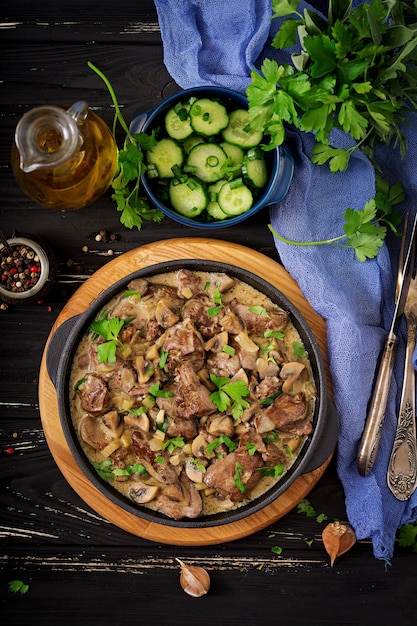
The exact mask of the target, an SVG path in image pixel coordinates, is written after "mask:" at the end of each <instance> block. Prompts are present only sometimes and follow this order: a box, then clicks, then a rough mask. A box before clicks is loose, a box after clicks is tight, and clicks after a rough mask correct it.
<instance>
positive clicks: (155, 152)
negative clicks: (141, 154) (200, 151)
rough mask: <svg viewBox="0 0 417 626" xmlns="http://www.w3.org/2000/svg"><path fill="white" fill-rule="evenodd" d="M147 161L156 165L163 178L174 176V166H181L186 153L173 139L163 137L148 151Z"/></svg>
mask: <svg viewBox="0 0 417 626" xmlns="http://www.w3.org/2000/svg"><path fill="white" fill-rule="evenodd" d="M146 161H147V162H148V163H153V164H154V165H155V166H156V168H157V170H158V173H159V176H160V177H161V178H174V172H173V170H172V168H174V167H175V166H177V167H181V165H182V163H183V161H184V154H183V151H182V149H181V147H180V146H179V145H178V144H177V143H176V142H175V141H174V140H173V139H169V138H163V139H160V140H159V141H158V142H157V143H156V145H155V146H153V147H152V148H150V149H149V150H147V151H146Z"/></svg>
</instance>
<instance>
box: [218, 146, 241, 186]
mask: <svg viewBox="0 0 417 626" xmlns="http://www.w3.org/2000/svg"><path fill="white" fill-rule="evenodd" d="M220 147H221V148H222V149H223V150H224V151H225V153H226V155H227V158H228V159H229V165H230V170H231V173H232V176H233V178H236V177H237V176H240V175H241V173H242V164H243V159H244V157H245V153H244V151H243V150H242V148H240V147H239V146H234V145H233V144H231V143H228V142H227V141H222V143H221V144H220Z"/></svg>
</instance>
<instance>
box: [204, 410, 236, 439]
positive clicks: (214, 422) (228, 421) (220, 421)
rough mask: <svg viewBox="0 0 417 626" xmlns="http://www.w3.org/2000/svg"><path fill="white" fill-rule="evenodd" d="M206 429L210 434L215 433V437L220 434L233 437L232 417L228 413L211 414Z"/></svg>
mask: <svg viewBox="0 0 417 626" xmlns="http://www.w3.org/2000/svg"><path fill="white" fill-rule="evenodd" d="M207 430H208V432H209V433H210V435H215V436H216V437H218V436H220V435H227V436H228V437H233V435H234V432H235V428H234V422H233V418H231V417H230V416H229V415H222V414H219V415H213V416H211V417H209V419H208V422H207Z"/></svg>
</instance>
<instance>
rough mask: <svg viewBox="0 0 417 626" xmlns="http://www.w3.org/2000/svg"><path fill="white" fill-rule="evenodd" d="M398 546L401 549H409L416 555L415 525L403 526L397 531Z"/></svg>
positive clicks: (416, 538)
mask: <svg viewBox="0 0 417 626" xmlns="http://www.w3.org/2000/svg"><path fill="white" fill-rule="evenodd" d="M397 540H398V544H399V545H400V546H401V548H411V549H412V551H413V552H416V553H417V523H414V524H404V525H403V526H401V527H400V528H399V530H398V535H397Z"/></svg>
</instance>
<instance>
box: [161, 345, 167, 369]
mask: <svg viewBox="0 0 417 626" xmlns="http://www.w3.org/2000/svg"><path fill="white" fill-rule="evenodd" d="M168 354H169V353H168V350H163V348H161V350H160V352H159V367H160V368H161V369H163V368H164V367H165V365H166V362H167V359H168Z"/></svg>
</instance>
